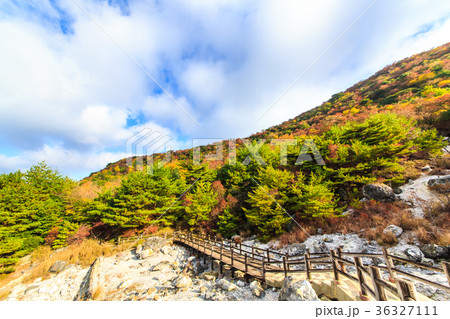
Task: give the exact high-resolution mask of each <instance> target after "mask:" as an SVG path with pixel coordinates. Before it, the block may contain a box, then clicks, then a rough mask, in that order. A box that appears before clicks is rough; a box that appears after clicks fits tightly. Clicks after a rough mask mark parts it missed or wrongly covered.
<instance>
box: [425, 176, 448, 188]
mask: <svg viewBox="0 0 450 319" xmlns="http://www.w3.org/2000/svg"><path fill="white" fill-rule="evenodd" d="M444 184H450V176H444V177H440V178H433V179H430V180H429V181H428V186H436V185H444Z"/></svg>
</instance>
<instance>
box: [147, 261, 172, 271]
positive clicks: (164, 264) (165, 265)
mask: <svg viewBox="0 0 450 319" xmlns="http://www.w3.org/2000/svg"><path fill="white" fill-rule="evenodd" d="M171 270H172V266H171V265H170V262H168V261H161V262H160V263H158V264H157V265H155V266H153V268H152V271H162V272H167V271H171Z"/></svg>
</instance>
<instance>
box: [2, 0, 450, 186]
mask: <svg viewBox="0 0 450 319" xmlns="http://www.w3.org/2000/svg"><path fill="white" fill-rule="evenodd" d="M373 2H374V1H373V0H371V1H362V0H340V1H335V0H323V1H298V0H297V1H294V0H292V1H287V0H286V1H284V0H281V1H264V0H240V1H237V0H228V1H226V0H218V1H207V0H204V1H201V0H167V1H152V0H129V1H126V0H109V1H108V0H41V1H31V0H28V1H26V0H25V1H24V0H20V1H19V0H0V43H1V44H2V50H0V70H1V72H0V112H1V113H0V114H1V116H0V172H10V171H14V170H17V169H27V168H29V167H30V166H31V165H33V164H35V163H37V162H38V161H42V160H45V161H46V162H47V163H49V164H50V165H52V166H54V167H56V168H58V169H60V171H61V172H63V173H64V174H67V175H69V176H70V177H72V178H75V179H80V178H82V177H84V176H87V175H89V173H90V172H92V171H96V170H99V169H101V168H103V167H104V166H105V165H106V164H107V163H109V162H113V161H116V160H119V159H121V158H123V157H125V156H127V155H131V154H129V153H127V148H126V141H127V140H128V139H129V138H130V137H131V136H133V134H136V133H138V132H140V131H141V130H142V129H144V128H150V129H152V130H154V131H157V132H159V133H160V134H161V135H163V136H171V137H172V141H171V145H170V146H171V148H173V149H180V148H187V147H190V146H192V139H199V138H206V139H207V138H234V137H245V136H248V135H250V134H252V133H255V132H257V131H260V130H262V129H264V128H267V127H269V126H272V125H275V124H278V123H280V122H283V121H285V120H287V119H289V118H292V117H295V116H296V115H298V114H299V113H302V112H304V111H306V110H308V109H310V108H312V107H314V106H316V105H319V104H320V103H322V102H323V101H326V100H327V99H328V98H330V97H331V95H332V94H334V93H336V92H339V91H342V90H345V89H346V88H347V87H349V86H351V85H353V84H354V83H356V82H357V81H359V80H362V79H364V78H367V77H368V76H370V75H371V74H373V73H375V72H376V71H378V70H379V69H380V68H382V67H384V66H385V65H387V64H390V63H392V62H394V61H398V60H400V59H402V58H404V57H407V56H410V55H412V54H414V53H419V52H421V51H424V50H428V49H430V48H432V47H435V46H438V45H441V44H444V43H446V42H449V41H450V1H446V0H442V1H439V0H436V1H433V2H432V4H433V5H430V2H429V1H427V0H398V1H389V0H379V1H377V2H376V3H375V4H374V5H373V6H372V7H371V8H370V10H369V11H368V12H367V13H366V14H364V15H363V16H362V17H361V18H360V20H358V22H357V23H355V24H354V25H353V27H352V28H351V29H350V30H349V31H348V32H347V33H345V34H344V35H343V36H342V37H341V38H340V40H339V41H338V42H337V43H336V44H335V45H334V46H333V47H332V48H331V49H330V50H329V51H327V53H326V54H324V55H323V56H322V57H321V58H320V60H319V61H318V62H317V63H316V64H314V65H313V66H312V67H311V68H310V69H309V70H308V72H307V73H306V74H305V75H304V76H303V77H302V78H301V79H300V80H298V81H297V82H296V84H295V85H294V86H293V87H292V88H291V89H289V91H288V92H287V93H286V94H285V95H284V96H283V97H282V98H281V99H279V101H278V102H277V103H276V104H275V105H273V107H271V108H270V109H269V111H267V113H264V115H263V116H261V114H262V113H263V111H264V110H266V109H267V108H268V107H269V106H270V105H271V104H272V103H273V102H274V101H275V100H276V99H277V98H278V97H279V96H280V94H281V93H282V92H283V91H285V90H286V88H288V87H289V86H290V85H291V84H292V83H293V82H294V81H295V80H296V79H297V78H298V77H299V76H300V74H302V73H303V72H304V70H305V69H307V68H308V66H310V65H311V63H312V62H313V61H314V60H315V59H316V58H317V57H318V56H320V55H321V54H322V53H323V52H324V50H325V49H326V48H327V47H328V46H329V45H330V44H331V43H333V42H334V41H335V40H336V39H337V38H338V37H339V36H340V35H341V34H342V33H343V32H344V30H346V29H347V28H348V27H349V26H350V25H351V24H352V23H353V22H354V21H355V20H356V19H357V18H358V17H360V15H361V14H362V13H363V12H364V11H365V10H367V8H368V7H369V6H370V5H371V4H373ZM148 75H150V76H151V77H153V79H151V78H150V77H149V76H148ZM154 80H156V81H157V82H158V83H159V84H160V85H161V87H162V88H163V89H164V90H165V91H166V92H167V93H166V92H164V91H163V90H162V89H161V87H159V86H158V85H157V84H156V83H155V81H154ZM258 118H259V120H258V121H257V122H256V123H255V124H254V125H253V124H252V123H254V121H255V120H256V119H258Z"/></svg>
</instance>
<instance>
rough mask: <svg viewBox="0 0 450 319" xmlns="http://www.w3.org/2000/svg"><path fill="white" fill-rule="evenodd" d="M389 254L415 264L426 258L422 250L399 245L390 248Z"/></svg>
mask: <svg viewBox="0 0 450 319" xmlns="http://www.w3.org/2000/svg"><path fill="white" fill-rule="evenodd" d="M389 252H390V253H391V254H392V255H394V256H398V257H401V258H405V259H409V260H411V261H415V262H420V261H421V260H422V258H423V257H424V255H423V253H422V251H421V250H420V248H419V247H416V246H412V245H397V246H395V247H392V248H390V249H389Z"/></svg>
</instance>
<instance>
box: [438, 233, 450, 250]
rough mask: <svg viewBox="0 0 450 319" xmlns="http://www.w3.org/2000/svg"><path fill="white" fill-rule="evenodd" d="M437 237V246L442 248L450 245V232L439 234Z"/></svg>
mask: <svg viewBox="0 0 450 319" xmlns="http://www.w3.org/2000/svg"><path fill="white" fill-rule="evenodd" d="M436 237H437V238H436V244H438V245H441V246H449V245H450V230H444V231H443V232H441V233H438V234H437V236H436Z"/></svg>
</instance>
